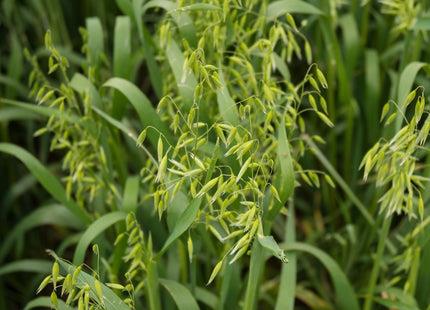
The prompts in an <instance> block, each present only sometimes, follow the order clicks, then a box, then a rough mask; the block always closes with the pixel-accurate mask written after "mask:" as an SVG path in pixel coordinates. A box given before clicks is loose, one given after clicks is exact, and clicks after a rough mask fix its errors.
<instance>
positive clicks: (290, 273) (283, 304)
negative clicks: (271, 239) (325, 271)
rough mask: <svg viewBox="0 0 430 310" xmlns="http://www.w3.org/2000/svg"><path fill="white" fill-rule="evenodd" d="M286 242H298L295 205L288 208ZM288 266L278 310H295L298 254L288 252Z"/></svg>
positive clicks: (280, 293) (283, 275)
mask: <svg viewBox="0 0 430 310" xmlns="http://www.w3.org/2000/svg"><path fill="white" fill-rule="evenodd" d="M284 240H285V242H286V243H287V244H289V243H294V242H295V241H296V230H295V212H294V203H293V202H292V203H290V205H289V207H288V218H287V225H286V227H285V236H284ZM287 258H288V264H283V265H282V272H281V280H280V283H279V291H278V297H277V299H276V308H275V309H276V310H293V309H294V298H295V293H296V278H297V274H296V272H297V258H296V253H294V252H287Z"/></svg>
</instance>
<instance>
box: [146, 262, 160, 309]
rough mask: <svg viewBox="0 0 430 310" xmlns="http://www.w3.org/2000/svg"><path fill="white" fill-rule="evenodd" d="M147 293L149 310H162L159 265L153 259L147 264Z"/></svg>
mask: <svg viewBox="0 0 430 310" xmlns="http://www.w3.org/2000/svg"><path fill="white" fill-rule="evenodd" d="M146 293H147V295H148V301H149V309H151V310H161V303H160V290H159V284H158V271H157V263H156V262H155V260H153V259H151V260H150V261H149V262H148V264H147V283H146Z"/></svg>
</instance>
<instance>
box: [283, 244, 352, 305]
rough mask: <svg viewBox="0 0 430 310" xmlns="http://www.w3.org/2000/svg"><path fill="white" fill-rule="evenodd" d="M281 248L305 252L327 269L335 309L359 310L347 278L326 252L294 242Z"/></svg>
mask: <svg viewBox="0 0 430 310" xmlns="http://www.w3.org/2000/svg"><path fill="white" fill-rule="evenodd" d="M281 247H282V248H283V249H285V250H286V251H287V252H288V251H296V252H305V253H308V254H311V255H312V256H314V257H315V258H317V259H318V260H319V261H320V262H321V263H322V264H323V265H324V267H325V268H326V269H327V271H328V272H329V274H330V277H331V280H332V282H333V285H334V289H335V294H336V305H337V309H341V310H359V309H360V307H359V304H358V300H357V296H356V294H355V292H354V289H353V287H352V285H351V283H350V282H349V280H348V278H347V277H346V275H345V274H344V272H343V271H342V269H341V268H340V267H339V265H338V264H337V263H336V261H335V260H334V259H333V258H331V257H330V256H329V255H328V254H327V253H325V252H324V251H322V250H320V249H318V248H317V247H314V246H312V245H309V244H306V243H301V242H294V243H287V244H284V245H281Z"/></svg>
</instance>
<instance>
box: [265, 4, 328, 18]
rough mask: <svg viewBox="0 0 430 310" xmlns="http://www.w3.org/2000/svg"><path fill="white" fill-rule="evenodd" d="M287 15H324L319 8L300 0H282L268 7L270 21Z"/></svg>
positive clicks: (267, 14)
mask: <svg viewBox="0 0 430 310" xmlns="http://www.w3.org/2000/svg"><path fill="white" fill-rule="evenodd" d="M286 13H302V14H316V15H321V14H323V12H322V11H320V10H319V9H318V8H316V7H315V6H313V5H312V4H309V3H307V2H305V1H300V0H280V1H275V2H272V3H270V4H269V6H268V7H267V13H266V17H267V19H268V20H274V19H276V18H278V17H279V16H283V15H285V14H286Z"/></svg>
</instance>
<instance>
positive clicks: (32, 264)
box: [0, 259, 52, 277]
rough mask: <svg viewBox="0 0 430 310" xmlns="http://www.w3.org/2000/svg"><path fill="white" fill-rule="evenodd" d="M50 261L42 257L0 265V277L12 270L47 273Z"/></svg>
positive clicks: (50, 264)
mask: <svg viewBox="0 0 430 310" xmlns="http://www.w3.org/2000/svg"><path fill="white" fill-rule="evenodd" d="M51 267H52V262H50V261H47V260H42V259H23V260H17V261H14V262H11V263H8V264H6V265H3V266H0V277H1V276H4V275H5V274H9V273H14V272H35V273H41V274H47V273H49V271H50V270H51Z"/></svg>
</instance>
